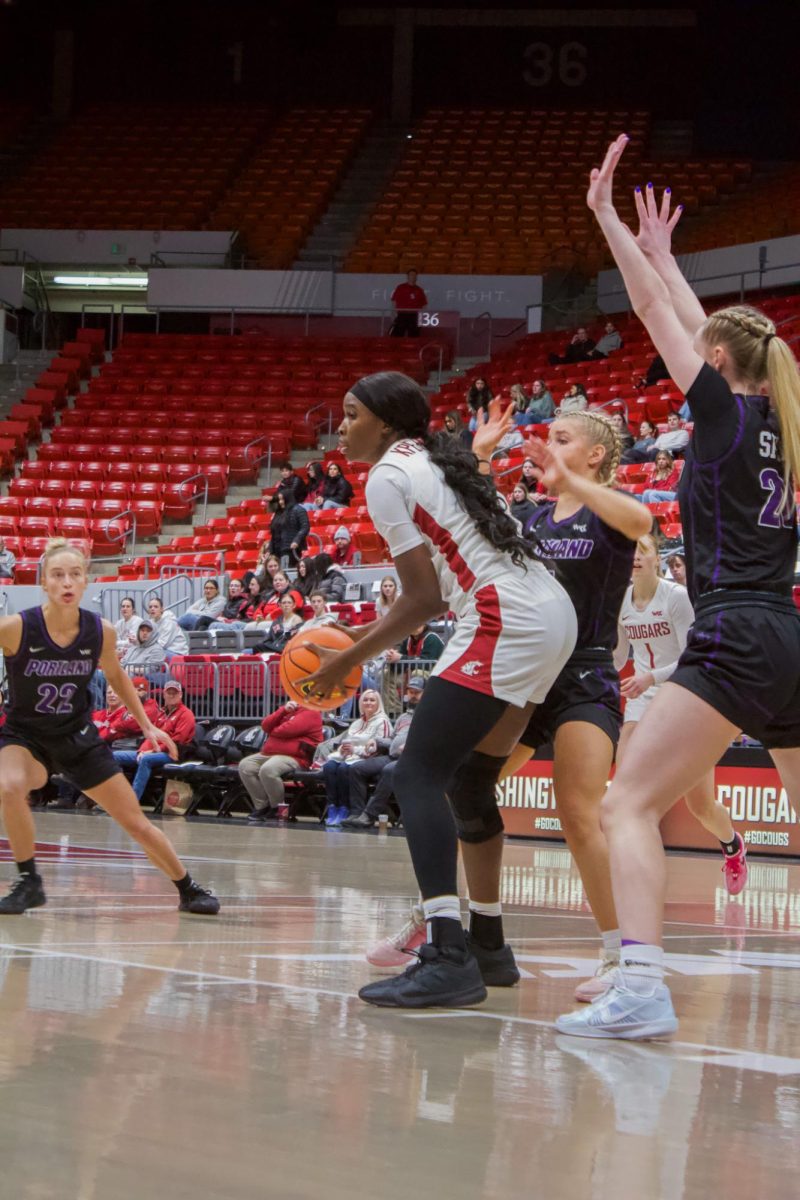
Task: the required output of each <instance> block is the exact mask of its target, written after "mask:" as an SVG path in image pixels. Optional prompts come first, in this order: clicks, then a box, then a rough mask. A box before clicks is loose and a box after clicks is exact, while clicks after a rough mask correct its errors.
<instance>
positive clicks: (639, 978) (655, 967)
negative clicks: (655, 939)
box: [620, 942, 664, 996]
mask: <svg viewBox="0 0 800 1200" xmlns="http://www.w3.org/2000/svg"><path fill="white" fill-rule="evenodd" d="M620 967H621V968H622V977H623V980H624V983H625V987H626V988H628V989H629V990H630V991H632V992H637V993H638V994H639V995H644V996H646V995H649V994H650V992H652V991H654V989H655V988H656V987H657V986H658V985H659V984H660V983H661V982H662V981H663V979H664V950H663V947H661V946H646V945H643V944H642V943H641V942H633V943H632V944H630V945H628V946H623V947H622V949H621V950H620Z"/></svg>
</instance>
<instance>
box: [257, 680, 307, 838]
mask: <svg viewBox="0 0 800 1200" xmlns="http://www.w3.org/2000/svg"><path fill="white" fill-rule="evenodd" d="M261 727H262V729H263V730H264V732H265V733H266V735H267V740H266V741H265V742H264V745H263V746H262V747H261V750H260V752H259V753H258V754H248V756H247V758H243V759H242V761H241V762H240V763H239V778H240V779H241V781H242V783H243V784H244V787H245V788H246V789H247V794H248V795H249V796H250V799H251V800H252V801H253V804H254V805H255V808H254V810H253V812H252V813H251V814H250V816H249V817H248V821H249V823H250V824H251V825H261V824H263V823H264V821H266V820H267V818H268V817H270V816H275V815H276V814H277V811H278V805H279V804H283V802H284V797H285V791H284V786H283V776H284V775H288V774H289V772H290V771H296V770H297V769H298V768H308V767H310V766H311V759H312V757H313V755H314V747H315V746H318V745H319V743H320V742H321V741H322V715H321V713H319V712H318V711H316V710H312V709H310V708H301V707H300V705H299V704H297V703H295V701H294V700H289V701H287V703H286V704H284V705H283V706H282V707H281V708H279V709H276V711H275V712H274V713H270V715H269V716H268V717H264V720H263V721H262V722H261Z"/></svg>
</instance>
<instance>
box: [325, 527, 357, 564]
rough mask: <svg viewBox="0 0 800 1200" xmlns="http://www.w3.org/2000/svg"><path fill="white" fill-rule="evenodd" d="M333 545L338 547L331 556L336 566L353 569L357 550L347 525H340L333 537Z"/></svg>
mask: <svg viewBox="0 0 800 1200" xmlns="http://www.w3.org/2000/svg"><path fill="white" fill-rule="evenodd" d="M333 543H334V546H335V547H336V549H335V550H334V552H333V554H332V555H331V558H332V561H333V564H334V566H337V567H351V566H352V565H353V559H354V558H355V556H356V548H355V546H354V545H353V539H352V538H351V536H350V530H349V529H348V528H347V526H346V525H340V526H339V528H338V529H337V530H336V532H335V533H334V535H333Z"/></svg>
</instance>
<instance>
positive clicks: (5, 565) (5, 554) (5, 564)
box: [0, 537, 17, 581]
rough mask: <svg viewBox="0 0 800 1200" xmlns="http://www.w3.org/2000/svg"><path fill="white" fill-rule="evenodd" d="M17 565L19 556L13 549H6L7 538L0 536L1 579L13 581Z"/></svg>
mask: <svg viewBox="0 0 800 1200" xmlns="http://www.w3.org/2000/svg"><path fill="white" fill-rule="evenodd" d="M16 565H17V556H16V554H14V552H13V551H12V550H7V549H6V540H5V538H3V537H0V580H3V579H5V580H8V581H11V580H13V578H14V568H15V567H16Z"/></svg>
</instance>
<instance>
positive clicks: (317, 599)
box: [297, 592, 336, 633]
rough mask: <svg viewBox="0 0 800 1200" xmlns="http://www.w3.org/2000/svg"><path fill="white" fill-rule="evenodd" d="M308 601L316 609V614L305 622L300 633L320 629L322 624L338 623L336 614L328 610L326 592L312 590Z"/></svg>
mask: <svg viewBox="0 0 800 1200" xmlns="http://www.w3.org/2000/svg"><path fill="white" fill-rule="evenodd" d="M308 603H309V604H310V605H311V607H312V609H313V610H314V615H313V617H309V619H308V620H307V621H304V622H303V624H302V625H301V626H300V628H299V629H298V631H297V632H298V633H305V632H306V631H307V630H309V629H319V628H320V626H322V625H335V624H336V614H335V613H332V612H329V611H328V602H327V600H326V599H325V593H324V592H312V593H311V595H310V596H309V597H308Z"/></svg>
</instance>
